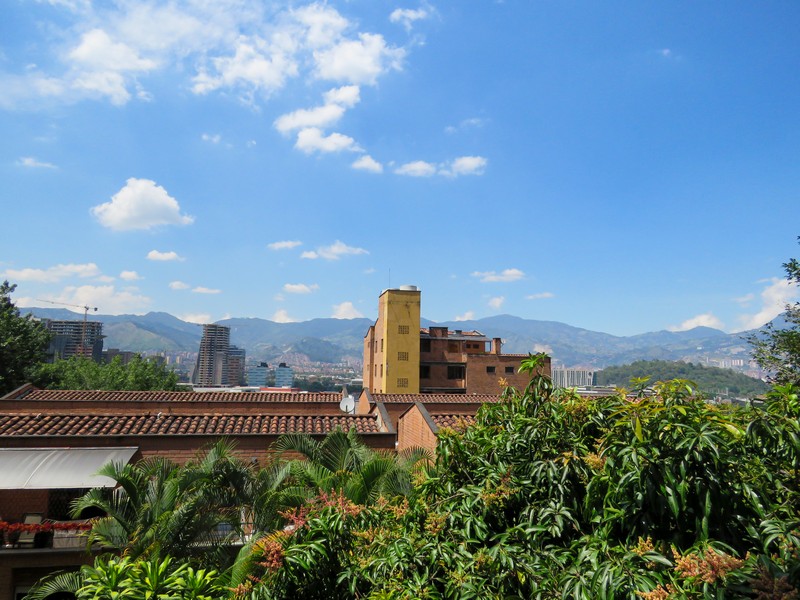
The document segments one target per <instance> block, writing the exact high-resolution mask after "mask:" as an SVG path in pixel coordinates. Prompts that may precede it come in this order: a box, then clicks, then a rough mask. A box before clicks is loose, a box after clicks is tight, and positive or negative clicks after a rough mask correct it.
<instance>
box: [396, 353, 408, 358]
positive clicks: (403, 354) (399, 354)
mask: <svg viewBox="0 0 800 600" xmlns="http://www.w3.org/2000/svg"><path fill="white" fill-rule="evenodd" d="M397 360H408V352H398V353H397Z"/></svg>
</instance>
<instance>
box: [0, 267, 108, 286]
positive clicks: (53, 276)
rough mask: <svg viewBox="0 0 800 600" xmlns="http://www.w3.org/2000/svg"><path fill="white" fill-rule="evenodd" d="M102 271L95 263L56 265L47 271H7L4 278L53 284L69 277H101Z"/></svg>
mask: <svg viewBox="0 0 800 600" xmlns="http://www.w3.org/2000/svg"><path fill="white" fill-rule="evenodd" d="M100 275H101V273H100V269H99V268H98V266H97V265H96V264H94V263H85V264H74V263H70V264H66V265H55V266H54V267H48V268H47V269H30V268H27V269H6V271H5V272H4V273H3V276H4V277H6V278H8V279H9V280H11V281H36V282H40V283H53V282H55V281H61V280H62V279H67V278H68V277H99V276H100Z"/></svg>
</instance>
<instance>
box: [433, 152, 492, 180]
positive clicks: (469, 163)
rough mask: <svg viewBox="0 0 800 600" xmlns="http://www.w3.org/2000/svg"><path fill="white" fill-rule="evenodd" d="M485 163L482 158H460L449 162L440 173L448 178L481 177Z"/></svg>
mask: <svg viewBox="0 0 800 600" xmlns="http://www.w3.org/2000/svg"><path fill="white" fill-rule="evenodd" d="M487 162H488V161H487V160H486V159H485V158H484V157H482V156H461V157H459V158H456V159H454V160H453V161H451V162H450V164H449V165H448V166H446V167H444V168H443V169H442V171H441V173H442V175H446V176H448V177H460V176H461V175H483V173H484V171H485V170H486V164H487Z"/></svg>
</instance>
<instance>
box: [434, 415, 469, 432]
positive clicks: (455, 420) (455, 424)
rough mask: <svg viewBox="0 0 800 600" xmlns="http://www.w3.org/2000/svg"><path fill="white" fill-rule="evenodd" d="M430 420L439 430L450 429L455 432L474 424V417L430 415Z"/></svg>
mask: <svg viewBox="0 0 800 600" xmlns="http://www.w3.org/2000/svg"><path fill="white" fill-rule="evenodd" d="M431 419H433V422H434V423H436V426H437V427H439V428H442V427H450V428H451V429H455V430H463V429H464V428H465V427H469V426H470V425H474V424H475V415H431Z"/></svg>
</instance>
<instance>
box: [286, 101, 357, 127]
mask: <svg viewBox="0 0 800 600" xmlns="http://www.w3.org/2000/svg"><path fill="white" fill-rule="evenodd" d="M344 111H345V109H344V107H343V106H340V105H338V104H326V105H324V106H317V107H316V108H310V109H305V108H301V109H300V110H296V111H294V112H291V113H287V114H285V115H281V116H280V117H278V118H277V119H275V129H277V130H278V131H280V132H281V133H287V132H289V131H292V130H294V129H304V128H307V127H328V126H329V125H334V124H335V123H337V122H338V121H339V119H341V118H342V115H343V114H344Z"/></svg>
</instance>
